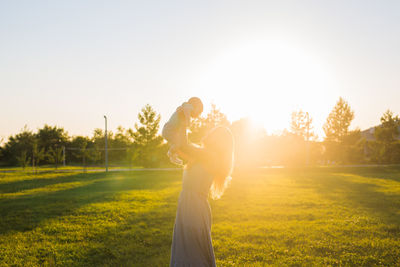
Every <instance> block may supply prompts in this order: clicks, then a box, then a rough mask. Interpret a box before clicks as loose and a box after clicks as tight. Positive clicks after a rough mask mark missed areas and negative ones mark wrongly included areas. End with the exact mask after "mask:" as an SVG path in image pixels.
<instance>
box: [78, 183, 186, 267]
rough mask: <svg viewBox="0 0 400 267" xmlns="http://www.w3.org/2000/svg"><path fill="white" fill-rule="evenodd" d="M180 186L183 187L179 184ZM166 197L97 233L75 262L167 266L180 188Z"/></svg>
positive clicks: (88, 264) (97, 264)
mask: <svg viewBox="0 0 400 267" xmlns="http://www.w3.org/2000/svg"><path fill="white" fill-rule="evenodd" d="M177 189H179V190H180V188H177ZM179 190H177V191H173V192H171V194H169V195H168V196H166V198H164V199H163V202H165V203H167V204H164V205H161V206H155V207H152V209H151V210H149V211H147V212H141V213H139V214H133V215H131V216H129V217H128V218H127V219H126V221H124V222H123V223H119V224H118V226H116V227H112V228H109V229H107V230H106V231H104V232H103V233H99V234H98V235H96V237H95V239H96V240H99V242H98V243H97V244H96V246H91V247H90V248H89V249H88V250H87V251H86V253H85V255H84V256H83V258H82V259H79V260H77V261H76V262H75V263H74V264H76V266H167V265H168V263H169V255H170V248H171V241H172V232H173V227H174V219H175V214H176V205H177V195H178V192H179Z"/></svg>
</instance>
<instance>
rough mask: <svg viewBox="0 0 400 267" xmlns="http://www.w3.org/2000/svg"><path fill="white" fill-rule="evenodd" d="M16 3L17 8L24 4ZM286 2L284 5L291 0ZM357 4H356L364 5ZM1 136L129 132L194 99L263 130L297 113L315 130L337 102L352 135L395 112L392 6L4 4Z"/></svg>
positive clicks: (281, 125)
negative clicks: (347, 113)
mask: <svg viewBox="0 0 400 267" xmlns="http://www.w3.org/2000/svg"><path fill="white" fill-rule="evenodd" d="M21 3H22V4H21ZM288 3H290V4H288ZM361 3H362V4H361ZM0 7H1V8H0V33H1V35H2V36H3V40H2V42H0V58H2V60H1V61H0V69H1V70H2V71H1V72H0V73H1V74H0V76H1V79H0V89H1V92H2V100H3V101H2V105H1V106H0V112H1V113H2V114H7V116H2V117H1V120H0V138H4V139H5V140H4V141H6V140H7V139H8V137H9V136H10V135H15V134H16V133H18V132H19V131H20V130H21V129H22V128H23V127H24V125H27V126H28V128H29V129H31V130H33V131H35V130H36V129H37V128H40V127H43V125H44V124H48V125H51V126H55V125H57V126H59V127H63V128H64V129H65V130H66V131H67V132H68V133H69V134H70V135H86V136H87V135H91V134H92V132H93V130H94V129H95V128H104V119H103V115H107V117H108V118H109V129H110V130H111V131H113V132H115V130H116V128H117V127H118V126H120V125H121V126H123V127H124V128H133V127H134V123H135V122H136V121H137V114H138V113H139V111H140V109H141V108H142V107H143V106H144V105H145V104H147V103H148V104H150V105H151V106H152V107H153V108H154V109H155V110H156V111H157V112H158V113H160V114H161V118H162V120H161V125H162V124H163V123H164V122H165V121H166V120H168V118H169V116H170V115H171V114H172V112H173V111H174V110H175V108H176V107H177V106H178V105H180V104H181V103H182V102H183V101H185V100H186V99H188V98H189V97H191V96H199V97H200V98H201V99H202V100H203V102H204V103H205V107H206V110H205V112H204V114H206V113H207V111H208V110H209V108H210V105H211V103H214V104H216V105H217V107H218V108H219V109H220V110H221V112H223V113H225V114H226V115H227V117H228V120H229V121H231V122H232V121H235V120H238V119H240V118H243V117H249V118H251V119H253V120H254V121H256V122H257V123H258V124H260V125H262V126H263V127H264V129H265V130H266V131H267V133H268V134H271V133H274V132H279V131H282V130H283V129H285V128H286V129H289V127H290V115H291V112H292V111H295V110H298V109H302V110H303V111H307V112H309V113H310V116H311V117H312V118H313V124H314V129H315V131H316V132H317V134H318V136H319V137H320V138H321V137H322V136H323V131H322V125H323V123H324V122H325V120H326V117H327V116H328V114H329V112H330V111H331V110H332V108H333V106H334V104H335V103H336V101H337V100H338V98H339V97H340V96H341V97H343V98H344V99H345V100H346V101H348V103H349V104H350V106H351V108H352V109H353V110H354V111H355V119H354V121H353V122H352V124H351V126H350V127H351V129H355V128H357V127H358V128H360V129H361V130H365V129H368V128H370V127H373V126H376V125H378V124H379V119H380V117H381V116H382V114H383V113H384V112H385V111H386V110H387V109H390V110H392V111H393V112H394V113H395V114H399V113H400V106H399V105H398V104H397V99H400V90H399V85H400V77H399V75H398V70H399V69H400V51H399V50H398V49H397V48H398V47H399V46H400V17H398V15H397V12H396V11H397V10H399V8H400V3H399V2H396V1H388V2H385V5H382V4H381V3H378V2H375V1H352V2H351V3H349V2H335V3H330V2H318V1H310V2H308V3H296V2H280V3H267V2H263V3H257V2H254V1H251V2H248V3H247V4H246V5H245V6H243V5H240V4H239V3H231V2H226V1H218V2H214V1H209V2H202V3H197V4H193V3H180V2H178V1H174V2H169V3H160V2H158V3H157V4H154V2H146V3H140V2H139V3H122V2H114V3H108V4H103V5H100V4H98V3H96V2H94V1H93V2H92V1H88V2H85V3H78V2H68V3H48V2H44V1H39V2H35V3H33V2H29V1H25V2H18V3H15V2H7V3H2V4H0Z"/></svg>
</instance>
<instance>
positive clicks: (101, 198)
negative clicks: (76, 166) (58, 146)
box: [0, 167, 400, 266]
mask: <svg viewBox="0 0 400 267" xmlns="http://www.w3.org/2000/svg"><path fill="white" fill-rule="evenodd" d="M180 186H181V172H179V171H172V172H165V171H145V172H120V173H109V174H107V175H106V174H105V173H86V174H77V173H51V172H49V173H43V174H39V175H33V174H22V173H7V174H5V176H3V177H2V178H0V216H1V218H2V219H1V221H0V247H1V248H2V249H1V250H0V265H2V264H3V265H17V266H37V265H59V266H104V265H105V266H107V265H109V266H168V264H169V253H170V245H171V237H172V229H173V223H174V218H175V212H176V204H177V199H178V194H179V191H180ZM210 202H211V206H212V213H213V228H212V234H213V243H214V249H215V254H216V258H217V264H218V265H219V266H265V265H275V266H283V265H291V266H296V265H298V266H300V265H333V266H339V265H352V266H373V265H382V266H388V265H399V264H400V256H399V255H400V238H399V237H400V213H399V210H400V168H388V167H387V168H327V169H321V168H315V169H266V170H259V171H256V170H253V171H247V172H242V173H236V174H235V175H234V179H233V181H232V184H231V186H230V187H229V189H228V190H227V191H226V194H225V195H224V196H223V198H222V199H221V200H218V201H210Z"/></svg>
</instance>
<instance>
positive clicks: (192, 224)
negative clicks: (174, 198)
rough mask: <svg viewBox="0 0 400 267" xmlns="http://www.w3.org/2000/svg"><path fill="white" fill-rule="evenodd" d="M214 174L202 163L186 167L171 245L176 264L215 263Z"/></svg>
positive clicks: (195, 266) (177, 266) (199, 266)
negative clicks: (211, 199) (210, 195)
mask: <svg viewBox="0 0 400 267" xmlns="http://www.w3.org/2000/svg"><path fill="white" fill-rule="evenodd" d="M212 181H213V177H212V176H211V175H210V174H209V173H208V172H207V171H206V170H205V169H204V167H203V166H202V164H201V163H194V164H193V165H192V166H190V167H189V168H188V169H186V170H184V173H183V183H182V191H181V194H180V196H179V201H178V209H177V212H176V219H175V226H174V234H173V238H172V247H171V262H170V266H173V267H203V266H204V267H205V266H207V267H208V266H215V257H214V250H213V247H212V241H211V209H210V205H209V203H208V200H207V197H208V192H209V191H210V187H211V184H212Z"/></svg>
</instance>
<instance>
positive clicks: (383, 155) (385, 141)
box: [374, 110, 400, 163]
mask: <svg viewBox="0 0 400 267" xmlns="http://www.w3.org/2000/svg"><path fill="white" fill-rule="evenodd" d="M399 127H400V119H399V116H398V115H396V116H394V115H393V112H392V111H390V110H387V111H386V112H385V113H383V115H382V117H381V125H379V126H377V127H375V131H374V136H375V138H376V142H377V144H376V145H375V147H374V148H375V151H374V154H375V156H376V158H377V160H378V162H385V163H396V162H398V161H400V152H399V150H398V147H399V144H398V143H399V141H397V139H398V137H399Z"/></svg>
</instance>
